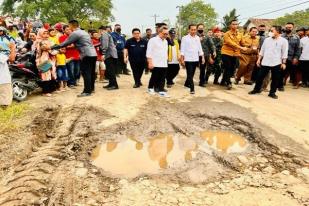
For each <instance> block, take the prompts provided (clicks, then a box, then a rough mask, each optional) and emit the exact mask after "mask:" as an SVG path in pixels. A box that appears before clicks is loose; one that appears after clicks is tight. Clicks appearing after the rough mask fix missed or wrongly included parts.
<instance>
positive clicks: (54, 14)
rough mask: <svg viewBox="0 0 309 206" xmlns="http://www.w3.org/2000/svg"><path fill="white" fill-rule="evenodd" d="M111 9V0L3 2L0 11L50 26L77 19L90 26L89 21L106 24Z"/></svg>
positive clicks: (17, 0)
mask: <svg viewBox="0 0 309 206" xmlns="http://www.w3.org/2000/svg"><path fill="white" fill-rule="evenodd" d="M112 7H113V5H112V0H100V1H98V0H66V1H63V0H4V2H3V4H2V6H1V10H2V13H5V14H12V15H13V16H19V17H22V18H27V17H30V18H35V17H39V18H40V19H42V20H43V21H46V22H49V23H52V24H54V23H56V22H61V21H64V22H67V21H68V20H70V19H77V20H79V21H80V22H82V24H84V25H90V21H92V22H97V21H100V22H101V23H102V24H103V23H107V22H108V21H109V20H110V18H112V14H111V9H112Z"/></svg>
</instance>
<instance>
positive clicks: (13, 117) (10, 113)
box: [0, 102, 29, 134]
mask: <svg viewBox="0 0 309 206" xmlns="http://www.w3.org/2000/svg"><path fill="white" fill-rule="evenodd" d="M27 110H29V105H27V104H25V103H15V102H14V103H13V104H12V105H11V106H9V107H8V108H6V109H3V108H1V107H0V134H2V133H4V132H8V131H12V130H15V129H18V123H17V122H18V119H19V118H20V117H22V115H23V114H25V113H26V111H27Z"/></svg>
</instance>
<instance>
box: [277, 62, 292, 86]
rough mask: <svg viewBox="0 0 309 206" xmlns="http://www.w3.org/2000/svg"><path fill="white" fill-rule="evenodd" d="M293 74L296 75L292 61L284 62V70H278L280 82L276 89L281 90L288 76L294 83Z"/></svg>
mask: <svg viewBox="0 0 309 206" xmlns="http://www.w3.org/2000/svg"><path fill="white" fill-rule="evenodd" d="M295 73H296V66H295V65H293V64H292V61H290V60H287V61H286V69H285V70H282V69H281V70H280V80H279V85H278V88H283V87H284V85H285V82H286V79H287V78H288V77H289V76H290V80H291V81H292V82H293V83H294V81H295Z"/></svg>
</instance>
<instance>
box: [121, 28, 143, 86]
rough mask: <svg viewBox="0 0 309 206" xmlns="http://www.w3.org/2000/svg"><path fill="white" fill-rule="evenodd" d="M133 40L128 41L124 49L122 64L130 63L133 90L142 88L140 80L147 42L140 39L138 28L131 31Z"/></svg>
mask: <svg viewBox="0 0 309 206" xmlns="http://www.w3.org/2000/svg"><path fill="white" fill-rule="evenodd" d="M132 36H133V38H131V39H128V41H127V42H126V45H125V49H124V62H125V63H127V62H128V60H129V61H130V65H131V69H132V72H133V77H134V81H135V84H134V86H133V88H139V87H140V86H142V82H141V78H142V75H143V72H144V68H145V66H146V61H147V58H146V51H147V43H148V41H147V40H145V39H142V38H141V31H140V29H138V28H134V29H133V30H132Z"/></svg>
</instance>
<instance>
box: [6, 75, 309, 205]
mask: <svg viewBox="0 0 309 206" xmlns="http://www.w3.org/2000/svg"><path fill="white" fill-rule="evenodd" d="M131 78H132V77H125V76H122V77H121V78H120V79H119V82H120V83H121V84H120V87H121V90H119V91H116V92H111V93H108V92H106V91H103V89H101V87H102V86H103V85H102V84H97V91H96V94H95V95H94V96H92V97H89V98H85V99H77V98H76V94H77V93H78V92H80V90H81V88H78V89H77V90H70V91H67V92H66V93H62V94H57V95H56V96H55V97H52V98H50V99H49V98H43V97H40V96H33V97H31V98H30V99H29V100H28V102H27V104H29V105H30V107H31V109H30V111H29V112H27V115H25V117H23V118H22V120H21V121H22V122H23V123H22V124H21V126H20V127H19V129H18V130H16V131H15V132H10V133H5V134H0V142H1V144H0V161H1V164H0V206H13V205H48V206H54V205H55V206H56V205H72V206H83V205H107V206H110V205H115V206H119V205H141V206H145V205H154V206H156V205H160V206H161V205H173V206H175V205H177V206H178V205H179V206H180V205H184V206H188V205H202V206H205V205H214V206H218V205H224V206H227V205H228V206H229V205H231V206H234V205H235V206H239V205H243V206H245V205H246V206H260V205H263V206H264V205H269V206H277V205H278V206H281V205H288V206H293V205H297V206H298V205H303V206H304V205H309V159H308V157H309V132H308V129H309V125H308V124H309V123H308V117H309V107H308V105H305V103H304V102H308V101H309V96H308V91H307V90H298V91H294V90H293V89H290V88H288V89H287V92H285V93H282V94H280V96H279V97H280V99H279V100H278V101H274V100H272V99H269V98H267V97H266V96H265V95H263V96H262V95H259V96H255V97H250V96H248V95H246V93H247V91H248V90H249V87H247V86H244V85H239V86H237V87H236V88H235V89H234V90H232V91H224V90H222V89H221V88H219V87H216V86H211V85H210V86H209V87H208V88H207V89H204V88H198V89H197V95H196V96H194V97H192V96H190V95H189V94H188V93H189V92H188V91H187V90H185V89H184V88H183V87H182V86H181V84H182V82H183V74H181V77H180V78H179V79H178V84H177V85H176V86H175V87H174V88H173V89H171V90H170V95H171V96H172V98H169V99H162V98H159V97H157V96H148V94H146V93H145V88H144V89H140V90H133V89H131V83H130V82H131ZM146 79H148V77H145V80H144V83H146Z"/></svg>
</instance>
